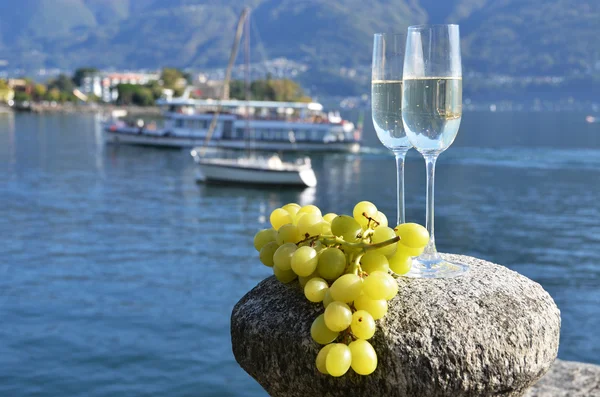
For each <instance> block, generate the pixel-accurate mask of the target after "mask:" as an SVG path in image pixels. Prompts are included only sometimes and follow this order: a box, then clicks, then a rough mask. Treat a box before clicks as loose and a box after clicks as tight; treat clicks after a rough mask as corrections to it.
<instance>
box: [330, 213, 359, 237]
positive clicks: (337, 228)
mask: <svg viewBox="0 0 600 397" xmlns="http://www.w3.org/2000/svg"><path fill="white" fill-rule="evenodd" d="M331 233H333V235H334V236H338V237H341V238H343V239H344V240H345V241H348V242H350V243H355V242H357V241H358V240H359V237H358V236H359V235H360V234H361V233H362V227H361V226H360V224H359V223H358V222H357V221H356V219H354V218H352V217H351V216H348V215H339V216H336V217H335V218H333V221H331Z"/></svg>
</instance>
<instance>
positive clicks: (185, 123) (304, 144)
mask: <svg viewBox="0 0 600 397" xmlns="http://www.w3.org/2000/svg"><path fill="white" fill-rule="evenodd" d="M157 103H158V105H159V106H161V108H162V109H163V120H162V125H161V126H159V125H158V124H157V123H143V122H141V120H140V121H138V122H137V123H126V122H124V121H120V120H110V121H108V122H107V123H105V126H104V131H105V139H106V142H107V143H124V144H138V145H153V146H173V147H195V146H203V145H206V146H209V147H220V148H228V149H253V150H268V151H344V152H356V151H358V149H359V147H360V140H361V131H360V128H357V127H356V126H355V125H354V124H353V123H351V122H349V121H346V120H343V119H342V118H341V117H340V116H339V114H338V113H326V112H324V111H323V106H322V105H321V104H320V103H316V102H311V103H302V102H276V101H243V100H211V99H202V100H201V99H188V98H174V99H171V100H159V101H158V102H157ZM213 122H214V123H215V125H214V127H213V129H212V133H211V134H209V130H211V129H210V125H211V123H213Z"/></svg>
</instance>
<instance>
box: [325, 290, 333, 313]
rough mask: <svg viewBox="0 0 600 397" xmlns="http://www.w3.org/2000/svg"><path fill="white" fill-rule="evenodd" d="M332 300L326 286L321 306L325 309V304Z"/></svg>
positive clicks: (327, 304)
mask: <svg viewBox="0 0 600 397" xmlns="http://www.w3.org/2000/svg"><path fill="white" fill-rule="evenodd" d="M331 302H333V298H332V297H331V290H330V289H329V288H327V292H326V293H325V297H324V298H323V307H324V308H325V309H327V306H329V304H330V303H331Z"/></svg>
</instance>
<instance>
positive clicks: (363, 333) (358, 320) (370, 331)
mask: <svg viewBox="0 0 600 397" xmlns="http://www.w3.org/2000/svg"><path fill="white" fill-rule="evenodd" d="M350 330H351V331H352V333H353V334H354V336H356V337H357V338H358V339H371V337H373V335H374V334H375V320H373V316H371V314H370V313H369V312H368V311H366V310H358V311H356V312H354V314H353V315H352V323H351V324H350Z"/></svg>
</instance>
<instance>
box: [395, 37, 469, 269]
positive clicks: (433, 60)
mask: <svg viewBox="0 0 600 397" xmlns="http://www.w3.org/2000/svg"><path fill="white" fill-rule="evenodd" d="M402 81H403V91H402V120H403V122H404V128H405V131H406V135H407V136H408V139H409V140H410V142H411V143H412V144H413V146H414V147H415V149H417V150H418V151H419V152H420V153H421V154H422V155H423V157H424V158H425V164H426V166H427V231H428V232H429V236H430V239H429V244H428V245H427V247H425V249H424V251H423V253H422V254H421V256H419V257H418V258H415V259H414V260H413V265H412V269H411V270H410V272H409V273H407V276H408V277H418V278H445V277H455V276H458V275H460V274H462V273H464V272H466V271H467V270H468V266H466V265H464V264H461V263H455V262H450V261H446V260H444V259H443V258H442V257H441V256H440V254H439V253H438V252H437V250H436V248H435V235H434V227H433V218H434V211H433V196H434V175H435V162H436V160H437V157H438V156H439V155H440V153H442V152H443V151H444V150H446V149H447V148H448V147H449V146H450V145H451V144H452V142H453V141H454V138H456V134H457V133H458V127H459V126H460V120H461V117H462V67H461V57H460V34H459V30H458V25H419V26H411V27H409V28H408V34H407V36H406V54H405V57H404V70H403V77H402Z"/></svg>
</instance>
